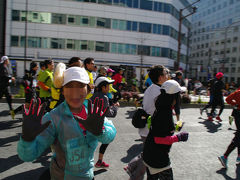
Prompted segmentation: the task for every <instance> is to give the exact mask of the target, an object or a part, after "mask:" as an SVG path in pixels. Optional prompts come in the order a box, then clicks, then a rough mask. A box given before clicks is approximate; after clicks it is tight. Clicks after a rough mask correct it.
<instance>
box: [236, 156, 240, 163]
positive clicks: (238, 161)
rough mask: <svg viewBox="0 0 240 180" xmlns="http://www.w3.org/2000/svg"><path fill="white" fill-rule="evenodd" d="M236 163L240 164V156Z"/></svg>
mask: <svg viewBox="0 0 240 180" xmlns="http://www.w3.org/2000/svg"><path fill="white" fill-rule="evenodd" d="M236 163H237V164H239V163H240V157H239V156H238V157H237V159H236Z"/></svg>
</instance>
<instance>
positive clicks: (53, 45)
mask: <svg viewBox="0 0 240 180" xmlns="http://www.w3.org/2000/svg"><path fill="white" fill-rule="evenodd" d="M24 43H25V37H24V36H11V46H12V47H24ZM27 45H28V48H46V49H64V50H75V51H78V50H85V51H95V52H108V53H113V54H128V55H144V56H155V57H166V58H171V59H174V60H176V59H177V52H176V51H174V50H172V49H170V48H164V47H155V46H145V45H137V44H123V43H114V42H102V41H89V40H75V39H62V38H49V37H28V44H27ZM184 59H185V55H182V59H181V60H184Z"/></svg>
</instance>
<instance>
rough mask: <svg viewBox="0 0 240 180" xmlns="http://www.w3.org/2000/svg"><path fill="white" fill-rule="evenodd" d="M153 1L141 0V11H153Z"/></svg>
mask: <svg viewBox="0 0 240 180" xmlns="http://www.w3.org/2000/svg"><path fill="white" fill-rule="evenodd" d="M152 3H153V1H149V0H140V9H146V10H152Z"/></svg>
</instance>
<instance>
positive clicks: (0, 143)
mask: <svg viewBox="0 0 240 180" xmlns="http://www.w3.org/2000/svg"><path fill="white" fill-rule="evenodd" d="M19 136H20V135H19V134H17V135H15V136H10V137H6V138H0V147H7V146H10V145H11V144H10V143H11V142H15V141H18V140H19Z"/></svg>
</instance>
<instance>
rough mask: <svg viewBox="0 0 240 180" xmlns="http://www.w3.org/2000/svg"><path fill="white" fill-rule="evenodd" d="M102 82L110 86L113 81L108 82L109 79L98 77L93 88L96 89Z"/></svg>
mask: <svg viewBox="0 0 240 180" xmlns="http://www.w3.org/2000/svg"><path fill="white" fill-rule="evenodd" d="M103 81H107V82H108V83H109V84H112V83H113V82H114V80H110V79H108V78H106V77H104V76H102V77H99V78H97V79H96V81H95V86H96V87H97V86H98V85H99V84H100V83H101V82H103Z"/></svg>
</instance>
